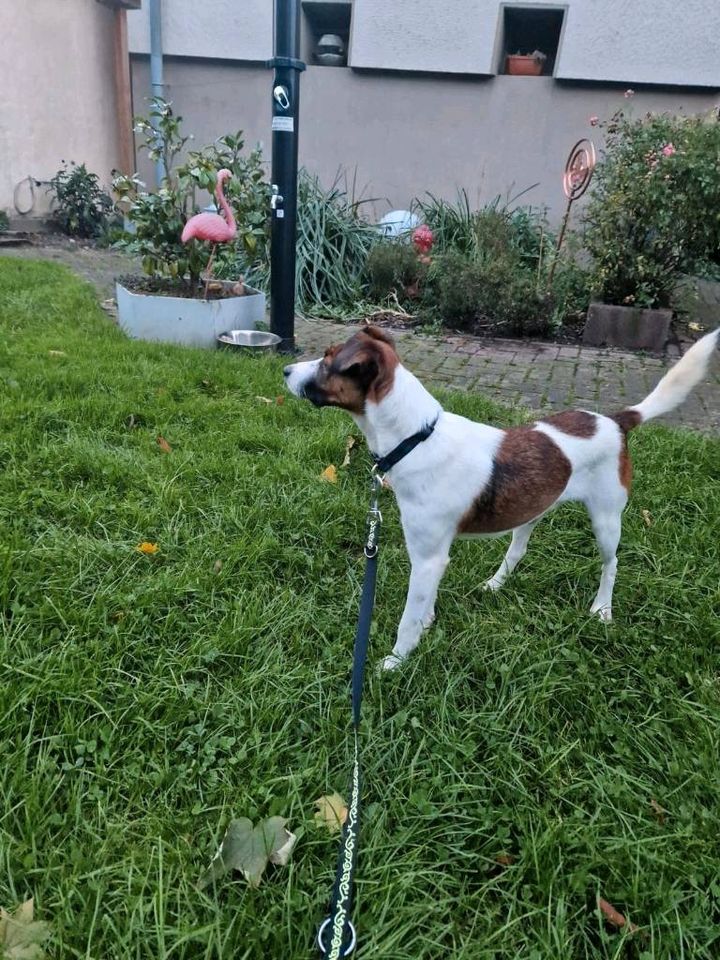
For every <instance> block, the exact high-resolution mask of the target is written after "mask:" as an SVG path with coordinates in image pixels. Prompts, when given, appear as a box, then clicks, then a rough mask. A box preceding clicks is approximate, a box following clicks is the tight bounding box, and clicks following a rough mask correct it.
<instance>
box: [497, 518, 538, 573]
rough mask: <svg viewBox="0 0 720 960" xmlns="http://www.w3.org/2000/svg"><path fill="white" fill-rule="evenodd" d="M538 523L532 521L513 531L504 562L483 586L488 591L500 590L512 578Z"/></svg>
mask: <svg viewBox="0 0 720 960" xmlns="http://www.w3.org/2000/svg"><path fill="white" fill-rule="evenodd" d="M538 519H539V518H538ZM537 522H538V521H537V520H531V521H530V522H529V523H524V524H523V525H522V526H521V527H516V528H515V530H513V535H512V540H511V541H510V546H509V547H508V551H507V553H506V554H505V557H504V558H503V562H502V563H501V564H500V566H499V567H498V569H497V570H496V571H495V573H494V574H493V576H492V577H490V579H489V580H486V581H485V583H484V585H483V586H484V588H485V589H486V590H499V589H500V587H501V586H502V585H503V583H505V580H506V579H507V577H509V576H510V574H511V573H512V572H513V570H514V569H515V567H516V566H517V565H518V563H520V561H521V560H522V558H523V557H524V556H525V553H526V551H527V545H528V540H529V539H530V534H531V533H532V532H533V530H534V529H535V524H536V523H537Z"/></svg>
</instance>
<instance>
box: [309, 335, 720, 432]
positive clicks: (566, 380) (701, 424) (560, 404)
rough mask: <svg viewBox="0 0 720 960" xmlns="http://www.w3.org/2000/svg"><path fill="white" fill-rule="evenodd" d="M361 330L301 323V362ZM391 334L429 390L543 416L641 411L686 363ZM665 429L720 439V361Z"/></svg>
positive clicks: (617, 353)
mask: <svg viewBox="0 0 720 960" xmlns="http://www.w3.org/2000/svg"><path fill="white" fill-rule="evenodd" d="M355 329H358V328H357V327H347V326H345V325H342V324H335V323H330V322H327V321H321V320H313V321H302V320H298V322H297V325H296V338H297V343H298V346H299V347H300V349H301V351H302V354H303V356H304V357H314V356H318V355H319V354H320V353H322V351H323V350H324V348H325V347H326V346H327V345H328V344H329V343H333V342H337V341H339V340H343V339H344V338H345V337H346V336H349V334H350V332H351V331H352V330H355ZM393 334H394V336H395V338H396V340H397V344H398V351H399V353H400V356H401V358H402V361H403V363H404V364H405V366H407V367H408V368H409V369H410V370H412V372H413V373H414V374H416V375H417V376H418V377H419V378H420V379H421V380H422V381H423V383H424V384H425V385H426V386H427V387H429V388H430V389H432V387H433V386H435V387H449V388H451V389H457V390H471V391H473V392H477V393H483V394H485V395H486V396H488V397H491V398H492V399H493V400H497V401H499V402H502V403H507V404H517V405H522V406H525V407H528V408H529V409H530V410H532V411H534V412H538V413H540V412H547V411H549V410H563V409H567V408H568V407H582V408H585V409H589V410H599V411H601V412H611V411H614V410H619V409H621V408H622V407H623V406H629V405H632V404H634V403H638V402H639V401H640V400H642V399H643V397H645V396H646V395H647V394H648V393H649V392H650V390H652V388H653V387H654V386H655V384H656V383H657V382H658V380H659V379H660V377H661V376H662V375H663V373H664V372H665V370H667V368H668V367H669V366H671V365H672V363H674V362H675V361H676V360H677V358H678V357H679V355H680V354H679V351H678V350H677V348H674V349H672V351H670V352H669V355H668V357H667V359H659V358H657V357H648V356H643V355H640V354H635V353H626V352H623V351H620V350H601V349H596V348H593V347H581V346H563V345H560V344H553V343H545V342H532V341H527V340H501V339H497V340H487V339H477V338H474V337H463V336H444V337H426V336H421V335H418V334H415V333H412V332H408V331H393ZM662 422H664V423H668V424H674V425H681V426H686V427H690V428H691V429H693V430H700V431H702V432H704V433H712V434H716V435H718V434H720V354H718V357H717V361H716V363H715V365H714V368H713V369H712V371H711V375H710V376H709V377H708V378H707V379H706V380H705V381H704V382H703V383H702V384H701V385H700V386H699V387H698V388H697V390H695V391H694V392H693V394H692V395H691V396H690V398H689V399H688V400H687V401H686V403H685V404H683V406H682V407H680V408H679V409H678V410H676V411H674V413H672V414H671V415H669V416H666V417H663V418H662Z"/></svg>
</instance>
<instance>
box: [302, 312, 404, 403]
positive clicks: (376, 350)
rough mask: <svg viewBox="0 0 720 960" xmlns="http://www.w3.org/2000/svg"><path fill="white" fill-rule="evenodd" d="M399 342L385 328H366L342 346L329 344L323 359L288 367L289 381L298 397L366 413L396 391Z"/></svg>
mask: <svg viewBox="0 0 720 960" xmlns="http://www.w3.org/2000/svg"><path fill="white" fill-rule="evenodd" d="M399 362H400V360H399V358H398V355H397V352H396V351H395V344H394V342H393V339H392V337H389V336H388V335H387V334H386V333H385V332H384V331H383V330H379V329H378V328H377V327H365V328H364V329H363V330H361V331H360V332H359V333H356V334H355V335H354V336H352V337H350V339H349V340H346V341H345V343H343V344H340V345H339V346H334V347H328V349H327V350H326V351H325V355H324V356H323V357H321V358H320V359H319V360H308V361H306V362H304V363H292V364H290V366H289V367H285V369H284V371H283V374H284V376H285V383H286V384H287V388H288V390H289V391H290V392H291V393H294V394H295V396H296V397H305V398H306V399H308V400H310V402H311V403H314V404H315V406H316V407H341V408H342V409H343V410H347V411H348V412H349V413H355V414H362V413H364V412H365V407H366V405H367V404H368V403H379V402H380V401H381V400H382V399H383V397H385V396H387V394H388V393H389V392H390V391H391V390H392V386H393V381H394V378H395V370H396V368H397V366H398V364H399Z"/></svg>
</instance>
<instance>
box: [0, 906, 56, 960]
mask: <svg viewBox="0 0 720 960" xmlns="http://www.w3.org/2000/svg"><path fill="white" fill-rule="evenodd" d="M33 915H34V905H33V898H32V897H31V898H30V899H29V900H26V901H25V903H21V904H20V906H19V907H18V908H17V910H16V911H15V913H13V914H9V913H7V911H5V910H3V909H2V907H0V956H2V957H3V958H4V960H43V957H44V956H45V951H44V950H43V949H42V947H41V946H40V944H41V943H42V942H43V941H44V940H47V938H48V937H49V936H50V927H49V926H48V924H47V923H43V921H42V920H34V919H33Z"/></svg>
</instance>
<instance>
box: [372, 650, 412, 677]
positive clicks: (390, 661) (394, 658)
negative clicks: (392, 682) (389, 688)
mask: <svg viewBox="0 0 720 960" xmlns="http://www.w3.org/2000/svg"><path fill="white" fill-rule="evenodd" d="M404 659H405V657H399V656H398V655H397V654H396V653H391V654H390V656H388V657H385V658H384V659H383V660H381V661H380V663H379V665H378V673H385V671H386V670H397V668H398V667H399V666H400V664H401V663H402V662H403V661H404Z"/></svg>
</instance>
